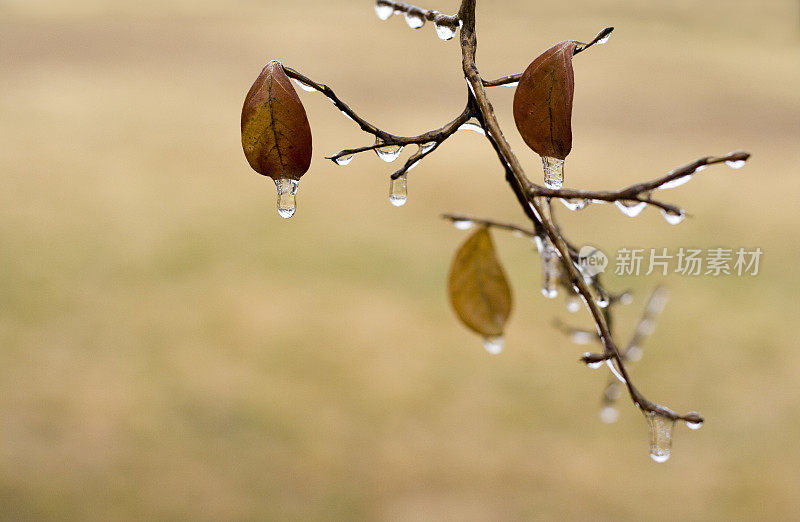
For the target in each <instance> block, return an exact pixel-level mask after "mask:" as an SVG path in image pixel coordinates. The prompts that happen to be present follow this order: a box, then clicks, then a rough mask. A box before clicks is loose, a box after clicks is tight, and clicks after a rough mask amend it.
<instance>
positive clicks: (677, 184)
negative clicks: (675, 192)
mask: <svg viewBox="0 0 800 522" xmlns="http://www.w3.org/2000/svg"><path fill="white" fill-rule="evenodd" d="M699 170H701V169H700V168H698V169H697V170H696V171H699ZM696 171H695V172H696ZM691 179H692V176H691V175H688V174H687V175H686V176H681V177H680V178H675V179H673V180H672V181H667V182H666V183H664V184H663V185H661V186H660V187H658V188H659V189H671V188H675V187H680V186H681V185H683V184H685V183H688V182H689V181H691Z"/></svg>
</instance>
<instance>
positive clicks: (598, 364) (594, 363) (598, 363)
mask: <svg viewBox="0 0 800 522" xmlns="http://www.w3.org/2000/svg"><path fill="white" fill-rule="evenodd" d="M591 355H592V354H591V353H590V352H586V353H585V354H583V356H584V357H587V356H591ZM603 363H604V361H592V362H587V363H586V366H587V367H589V368H591V369H592V370H597V369H598V368H601V367H602V366H603Z"/></svg>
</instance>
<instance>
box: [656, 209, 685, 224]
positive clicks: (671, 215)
mask: <svg viewBox="0 0 800 522" xmlns="http://www.w3.org/2000/svg"><path fill="white" fill-rule="evenodd" d="M661 215H663V216H664V219H666V220H667V223H669V224H670V225H677V224H678V223H680V222H681V221H683V219H684V218H685V217H686V213H684V212H683V211H681V212H678V213H675V212H673V211H671V210H664V209H662V210H661Z"/></svg>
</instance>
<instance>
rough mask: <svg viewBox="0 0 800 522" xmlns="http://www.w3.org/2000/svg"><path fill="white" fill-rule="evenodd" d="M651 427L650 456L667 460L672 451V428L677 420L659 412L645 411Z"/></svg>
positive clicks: (658, 460)
mask: <svg viewBox="0 0 800 522" xmlns="http://www.w3.org/2000/svg"><path fill="white" fill-rule="evenodd" d="M645 417H647V425H648V426H649V428H650V458H651V459H653V460H654V461H656V462H666V461H667V459H669V456H670V454H671V453H672V428H673V427H674V426H675V421H674V420H673V419H670V418H669V417H665V416H663V415H660V414H658V413H655V412H652V411H648V412H646V413H645Z"/></svg>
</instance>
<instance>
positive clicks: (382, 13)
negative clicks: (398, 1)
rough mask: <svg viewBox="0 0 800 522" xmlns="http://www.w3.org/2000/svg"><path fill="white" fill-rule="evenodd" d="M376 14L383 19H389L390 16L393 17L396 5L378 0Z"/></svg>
mask: <svg viewBox="0 0 800 522" xmlns="http://www.w3.org/2000/svg"><path fill="white" fill-rule="evenodd" d="M375 14H376V15H378V18H380V19H381V20H388V19H389V17H391V16H392V14H394V7H392V6H390V5H386V4H383V3H381V2H376V3H375Z"/></svg>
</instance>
